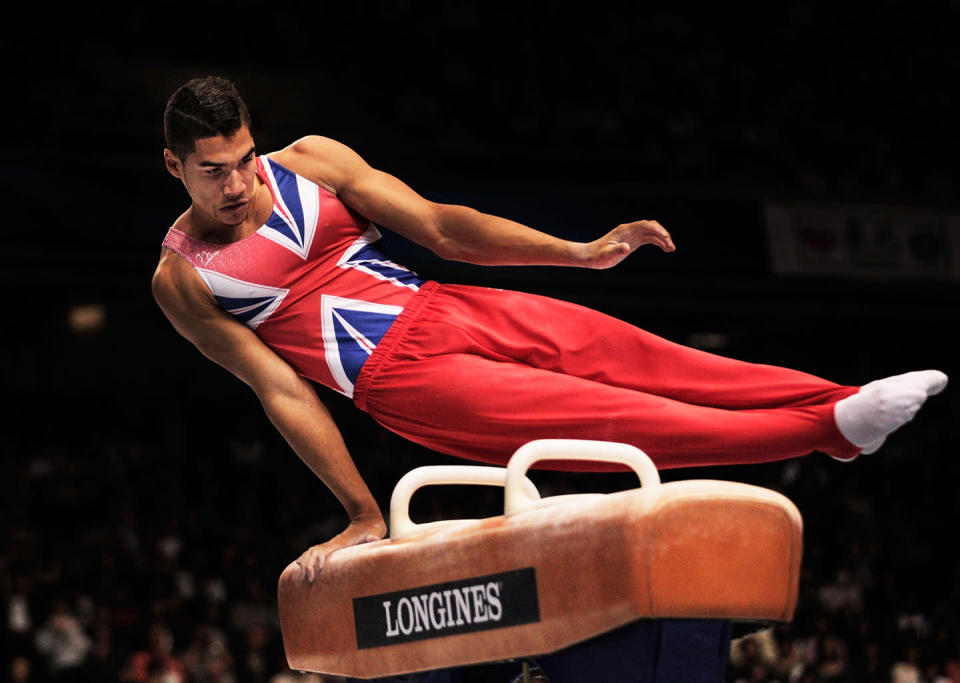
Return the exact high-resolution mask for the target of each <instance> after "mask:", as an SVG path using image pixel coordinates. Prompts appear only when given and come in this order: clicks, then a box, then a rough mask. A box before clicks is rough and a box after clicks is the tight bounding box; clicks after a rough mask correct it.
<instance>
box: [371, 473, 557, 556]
mask: <svg viewBox="0 0 960 683" xmlns="http://www.w3.org/2000/svg"><path fill="white" fill-rule="evenodd" d="M506 472H507V471H506V469H504V468H503V467H484V466H479V465H477V466H474V465H430V466H427V467H418V468H416V469H414V470H410V471H409V472H407V473H406V474H405V475H403V477H401V478H400V481H398V482H397V485H396V486H395V487H394V489H393V495H392V496H391V497H390V538H401V537H403V536H407V535H409V534H411V533H413V532H414V531H417V529H418V528H420V527H424V526H427V525H426V524H416V523H415V522H413V521H412V520H411V519H410V498H411V497H412V496H413V494H414V493H415V492H416V491H417V489H419V488H421V487H423V486H433V485H456V484H476V485H479V486H504V485H505V483H506ZM516 485H517V486H518V487H520V488H521V489H522V490H523V491H524V494H525V495H526V496H529V497H531V498H532V499H534V500H538V499H539V498H540V494H539V493H538V492H537V487H536V486H534V485H533V482H532V481H530V480H529V479H527V478H526V477H524V476H523V475H522V474H521V475H520V478H519V479H518V483H517V484H516ZM445 521H450V522H452V521H462V520H445ZM441 523H442V522H441ZM432 524H435V523H432Z"/></svg>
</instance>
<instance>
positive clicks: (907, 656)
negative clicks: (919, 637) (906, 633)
mask: <svg viewBox="0 0 960 683" xmlns="http://www.w3.org/2000/svg"><path fill="white" fill-rule="evenodd" d="M919 661H920V653H919V651H918V650H917V648H916V646H910V647H908V648H906V650H905V652H904V655H903V657H901V658H900V659H899V660H898V661H897V662H895V663H894V665H893V666H892V667H891V668H890V682H891V683H924V681H923V678H922V677H921V676H920V665H919Z"/></svg>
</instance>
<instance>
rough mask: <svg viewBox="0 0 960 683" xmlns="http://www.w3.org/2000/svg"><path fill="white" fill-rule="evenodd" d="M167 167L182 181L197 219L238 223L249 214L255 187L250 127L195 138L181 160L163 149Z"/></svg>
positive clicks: (254, 154)
mask: <svg viewBox="0 0 960 683" xmlns="http://www.w3.org/2000/svg"><path fill="white" fill-rule="evenodd" d="M163 156H164V160H165V162H166V165H167V170H168V171H170V173H171V174H172V175H173V176H174V177H176V178H179V179H180V180H181V181H183V185H184V187H186V188H187V193H188V194H189V195H190V199H191V200H192V201H193V206H192V210H193V212H194V215H195V218H196V219H198V220H199V222H201V223H203V224H207V225H211V226H216V225H228V226H235V225H240V224H241V223H243V221H244V220H246V218H247V216H248V215H249V214H250V209H251V207H252V201H251V200H252V199H253V193H254V190H255V189H256V177H257V174H256V161H255V160H256V152H255V150H254V145H253V136H252V135H251V134H250V130H249V129H248V128H247V127H246V126H243V127H241V128H240V129H239V130H238V131H237V132H236V133H234V134H233V135H230V136H224V135H217V136H215V137H210V138H199V139H198V140H197V141H196V143H195V144H194V149H193V152H191V153H190V154H188V155H187V156H186V158H185V159H181V158H180V157H178V156H176V155H175V154H174V153H173V152H172V151H170V150H169V149H165V150H163Z"/></svg>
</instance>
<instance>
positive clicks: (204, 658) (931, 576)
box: [0, 406, 960, 683]
mask: <svg viewBox="0 0 960 683" xmlns="http://www.w3.org/2000/svg"><path fill="white" fill-rule="evenodd" d="M334 408H336V406H334ZM78 409H79V408H78ZM85 410H86V411H87V412H88V413H90V412H93V413H95V412H97V408H96V407H89V406H88V407H87V408H86V409H85ZM174 415H175V412H174V411H173V410H171V411H170V412H169V413H168V414H166V415H162V414H161V415H160V416H158V417H156V418H155V420H154V422H152V423H147V424H145V425H144V424H141V425H139V428H138V429H130V430H127V431H125V432H124V431H116V430H113V431H110V430H107V431H104V432H102V433H100V434H97V433H83V434H80V433H77V432H76V431H75V430H74V429H65V430H64V432H63V433H49V432H48V433H43V432H42V431H36V432H34V433H33V435H32V436H30V437H26V436H24V437H17V436H15V435H8V436H7V437H6V442H5V444H4V450H5V453H4V457H3V458H2V460H0V486H2V490H0V498H2V501H3V509H2V511H3V514H2V516H0V610H2V611H0V617H2V622H0V625H2V633H0V654H2V665H3V674H2V676H0V678H2V679H4V680H10V681H15V682H17V683H27V682H30V683H41V682H44V681H51V682H61V681H122V682H124V683H181V682H190V683H226V682H235V683H280V682H282V681H287V680H303V679H302V678H301V677H299V676H296V678H292V679H291V678H289V677H292V676H295V674H294V673H293V672H290V671H289V670H288V668H287V666H286V663H285V660H284V656H283V651H282V644H281V641H280V633H279V625H278V617H277V609H276V597H275V586H276V580H277V578H278V576H279V574H280V572H281V571H282V570H283V568H284V567H285V566H286V565H287V564H288V563H289V562H291V561H292V560H294V559H295V558H296V557H297V556H298V555H299V553H300V552H302V550H304V549H305V548H306V547H308V546H309V545H310V544H312V543H315V542H319V541H321V540H323V539H325V538H327V537H329V536H332V535H333V534H334V533H335V532H336V531H337V529H338V528H339V526H340V525H341V524H343V521H344V520H343V518H342V512H341V511H340V510H339V508H338V506H337V504H336V502H335V501H334V500H332V497H330V496H329V494H326V493H325V492H324V490H323V489H322V487H321V485H320V484H319V482H317V481H316V480H314V479H313V478H312V477H309V476H304V474H305V472H306V470H305V469H304V468H303V466H302V465H301V464H300V463H299V461H298V460H297V459H296V457H295V456H294V455H293V454H292V453H290V452H289V451H288V450H286V448H285V446H284V445H283V444H282V442H281V441H279V437H276V436H275V435H273V434H272V433H271V431H270V428H269V425H266V424H265V423H264V422H263V420H262V418H260V417H258V416H256V415H255V414H251V415H250V416H249V419H248V418H245V417H244V416H243V415H240V416H239V419H236V418H235V419H231V420H230V421H229V422H228V424H231V425H232V430H231V432H232V433H233V435H232V436H229V437H228V436H225V434H227V433H228V432H227V431H226V430H223V431H220V430H211V429H209V428H208V429H207V430H199V429H195V428H194V426H193V423H190V422H189V421H188V422H186V423H184V424H182V425H180V427H177V426H176V425H175V424H173V423H175V422H176V419H175V418H174ZM349 415H350V414H347V415H345V416H341V418H340V419H341V422H345V433H346V434H347V435H348V439H350V440H352V441H353V443H352V445H351V448H352V449H353V451H354V453H355V455H356V456H357V459H358V462H359V463H360V468H361V471H362V472H363V474H364V475H365V476H366V477H367V479H368V480H369V481H370V484H371V488H372V489H373V491H374V493H375V495H376V496H377V498H378V500H380V501H382V502H383V503H384V504H385V503H386V501H387V500H388V498H389V491H390V490H391V489H392V486H393V484H394V483H395V482H396V480H397V478H399V476H400V475H401V474H402V473H403V472H405V471H407V470H408V469H410V468H412V467H413V466H416V465H418V464H423V458H424V454H423V452H422V451H420V450H418V449H417V448H416V447H413V446H409V445H406V444H405V443H404V442H402V441H400V440H399V439H396V438H395V437H392V436H391V435H389V434H386V433H385V432H383V431H382V430H379V428H376V427H374V428H372V429H371V428H370V427H369V425H367V423H365V422H360V423H358V424H352V423H351V419H350V417H349ZM356 419H358V420H362V418H361V417H357V418H356ZM197 420H198V422H197V423H198V424H207V422H206V418H205V417H203V416H200V417H198V418H197ZM82 422H83V421H80V423H82ZM157 423H162V424H163V425H164V426H163V427H162V428H161V427H158V426H157ZM171 425H172V426H171ZM68 426H69V425H68ZM154 430H156V431H154ZM171 431H172V432H173V435H172V436H171V433H170V432H171ZM181 431H182V432H183V433H184V434H185V435H186V438H185V439H183V441H182V442H180V444H179V446H178V447H175V446H176V444H175V439H176V433H178V432H181ZM151 433H152V434H153V437H152V438H148V436H147V435H149V434H151ZM65 434H69V436H66V435H65ZM909 436H910V438H909V439H900V440H894V442H893V443H892V444H890V445H889V446H888V447H886V448H885V449H884V450H883V451H882V452H881V453H879V454H877V455H875V456H874V457H873V459H872V460H871V461H870V462H868V463H860V462H859V461H858V462H855V463H854V464H852V465H842V464H840V463H836V462H833V461H831V460H829V459H828V458H826V457H825V456H822V455H816V454H815V455H812V456H810V457H808V458H804V459H799V460H794V461H789V462H786V463H775V464H771V465H765V466H753V467H744V468H739V469H733V470H729V471H720V472H714V471H706V472H704V471H700V470H693V471H686V472H685V471H678V472H673V473H671V472H666V473H664V474H665V477H666V478H667V479H668V480H669V479H670V478H671V477H676V478H693V477H696V478H702V477H706V478H729V479H737V478H738V476H737V475H738V474H740V475H743V476H744V477H745V478H746V480H748V481H750V480H751V477H752V480H753V483H760V484H763V485H767V486H769V487H772V488H775V489H778V490H780V491H782V492H783V493H785V494H786V495H787V496H788V497H790V498H791V500H793V501H794V502H795V503H796V504H797V505H798V507H799V508H800V510H801V512H802V514H803V516H804V522H805V539H806V544H805V551H804V552H805V554H804V560H803V575H802V579H801V592H800V600H799V607H798V611H797V615H796V618H795V619H794V620H793V621H792V622H791V623H790V624H787V625H782V626H778V627H777V628H775V629H772V630H766V631H762V632H759V633H750V634H744V633H742V630H743V629H742V628H741V629H740V630H741V633H740V634H739V635H742V636H743V637H742V638H740V639H738V640H736V641H735V642H734V646H733V649H732V654H731V660H730V666H729V669H728V673H729V676H728V680H729V681H737V682H740V681H744V682H750V683H753V682H757V683H760V682H767V683H771V682H773V681H778V682H780V683H794V682H814V681H818V682H819V681H831V682H839V681H857V682H867V683H871V682H874V681H877V682H879V681H892V682H894V683H908V682H910V683H913V682H915V683H920V682H923V683H945V682H946V681H960V623H958V621H960V617H958V615H960V594H958V585H960V583H958V581H957V577H958V565H957V561H956V559H955V555H956V554H955V553H954V552H951V551H950V548H951V547H953V546H955V538H956V528H955V527H956V516H955V515H953V517H952V519H951V510H953V509H954V508H955V506H956V503H955V501H951V500H950V498H949V496H950V490H951V489H952V486H951V485H950V483H949V478H948V479H947V481H943V480H941V479H940V474H941V473H940V472H939V471H938V458H937V457H936V454H937V453H938V452H942V449H944V448H946V447H947V445H946V444H945V443H943V441H942V438H943V437H942V435H941V436H938V435H937V432H936V431H935V430H928V431H926V432H920V431H919V429H918V430H916V431H914V432H913V433H911V434H910V435H909ZM171 439H173V440H174V441H171ZM443 461H444V460H438V462H443ZM907 462H912V463H916V464H915V465H911V466H910V467H906V466H905V463H907ZM940 462H941V463H942V458H940ZM717 475H719V476H717ZM540 476H541V481H540V485H541V487H546V488H547V489H548V490H549V487H550V486H554V487H555V490H566V491H569V490H577V489H578V488H585V489H586V490H595V488H591V487H595V483H594V482H593V481H592V480H591V481H588V482H586V483H578V482H580V480H579V479H578V478H577V475H570V474H561V473H540ZM583 476H589V477H594V478H598V477H599V478H601V479H602V477H617V476H619V475H583ZM551 477H552V478H551ZM741 480H743V479H741ZM603 481H606V480H605V479H603ZM620 485H621V484H620V483H618V481H612V482H611V484H610V486H611V487H612V488H617V487H619V486H620ZM475 488H476V487H475ZM945 496H946V498H945ZM415 500H416V499H415ZM437 500H440V503H437ZM945 501H947V502H945ZM487 502H489V501H484V500H481V501H480V503H477V502H476V501H474V502H470V500H468V499H465V498H463V497H462V496H451V497H448V498H447V499H436V498H434V499H425V500H424V501H423V502H420V503H417V505H419V506H420V507H419V508H416V509H415V510H414V512H415V514H416V515H419V516H420V517H421V518H434V517H444V516H446V517H453V516H463V515H465V514H470V513H473V514H476V511H475V510H465V509H461V508H463V507H465V506H473V505H481V506H482V505H485V504H487ZM490 504H491V506H494V507H495V505H496V502H495V501H494V502H491V503H490ZM488 512H489V513H490V514H494V512H492V511H488ZM307 680H309V679H307ZM312 680H320V677H319V676H315V677H313V679H312Z"/></svg>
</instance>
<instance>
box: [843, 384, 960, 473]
mask: <svg viewBox="0 0 960 683" xmlns="http://www.w3.org/2000/svg"><path fill="white" fill-rule="evenodd" d="M946 386H947V376H946V375H945V374H943V373H942V372H940V371H939V370H919V371H917V372H908V373H905V374H903V375H894V376H893V377H885V378H884V379H878V380H876V381H874V382H870V383H869V384H865V385H864V386H862V387H860V392H859V393H856V394H854V395H853V396H848V397H847V398H845V399H843V400H841V401H837V404H836V405H835V406H834V410H833V415H834V419H836V421H837V428H838V429H839V430H840V433H841V434H843V436H844V437H845V438H846V439H847V441H849V442H850V443H852V444H853V445H854V446H859V447H860V452H861V453H874V452H876V451H877V450H879V448H880V447H881V446H882V445H883V442H884V441H886V439H887V436H888V435H889V434H890V433H891V432H893V431H895V430H897V429H899V428H900V427H902V426H903V425H905V424H906V423H907V422H909V421H910V420H912V419H913V416H914V415H916V414H917V411H918V410H920V407H921V406H922V405H923V403H924V401H926V400H927V398H928V397H930V396H933V395H935V394H939V393H940V392H941V391H943V390H944V388H946ZM854 457H856V456H854ZM837 459H838V460H839V459H840V458H837ZM852 459H853V458H849V460H852Z"/></svg>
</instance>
